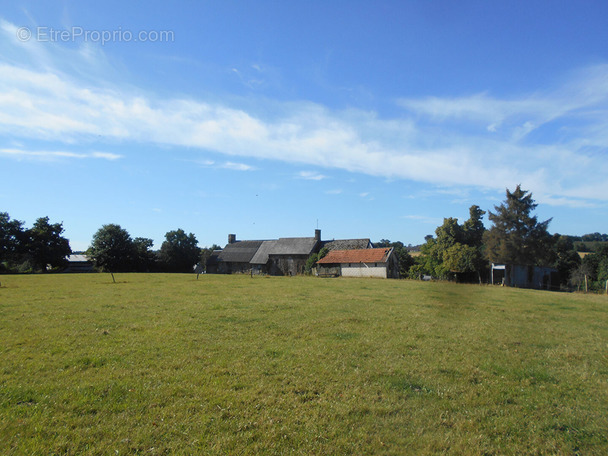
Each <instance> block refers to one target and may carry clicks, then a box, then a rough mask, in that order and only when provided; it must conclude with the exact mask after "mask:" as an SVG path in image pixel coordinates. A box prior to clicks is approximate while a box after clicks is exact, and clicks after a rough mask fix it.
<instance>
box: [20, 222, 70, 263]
mask: <svg viewBox="0 0 608 456" xmlns="http://www.w3.org/2000/svg"><path fill="white" fill-rule="evenodd" d="M62 233H63V224H61V223H53V224H51V223H49V218H48V217H40V218H39V219H38V220H36V223H34V226H32V227H31V228H30V229H29V230H27V231H26V237H27V249H28V254H29V256H30V258H31V262H32V265H33V266H34V268H35V269H39V270H42V271H45V270H46V267H47V265H51V266H52V267H54V268H56V267H60V266H65V265H66V264H67V261H66V256H68V255H70V254H71V253H72V249H70V243H69V241H68V240H67V239H66V238H64V237H63V236H61V235H62Z"/></svg>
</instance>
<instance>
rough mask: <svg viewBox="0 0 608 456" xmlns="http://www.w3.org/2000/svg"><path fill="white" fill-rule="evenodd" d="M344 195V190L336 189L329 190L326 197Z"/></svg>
mask: <svg viewBox="0 0 608 456" xmlns="http://www.w3.org/2000/svg"><path fill="white" fill-rule="evenodd" d="M341 193H342V190H341V189H339V188H336V189H334V190H327V191H326V192H325V194H326V195H340V194H341Z"/></svg>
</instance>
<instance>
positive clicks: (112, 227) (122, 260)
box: [87, 223, 136, 272]
mask: <svg viewBox="0 0 608 456" xmlns="http://www.w3.org/2000/svg"><path fill="white" fill-rule="evenodd" d="M87 253H88V254H89V256H91V258H92V259H93V261H94V262H95V265H96V266H97V267H98V268H99V269H101V270H102V271H106V272H126V271H130V270H132V268H133V264H134V260H135V258H136V251H135V245H134V243H133V240H132V239H131V235H130V234H129V233H128V231H127V230H125V229H123V228H121V227H120V225H116V224H112V223H111V224H108V225H103V226H102V227H101V228H99V230H97V232H96V233H95V234H94V235H93V241H92V243H91V247H89V250H88V251H87Z"/></svg>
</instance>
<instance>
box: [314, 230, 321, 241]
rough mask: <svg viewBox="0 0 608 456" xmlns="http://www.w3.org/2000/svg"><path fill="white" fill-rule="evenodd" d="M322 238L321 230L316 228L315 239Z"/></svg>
mask: <svg viewBox="0 0 608 456" xmlns="http://www.w3.org/2000/svg"><path fill="white" fill-rule="evenodd" d="M320 240H321V230H315V241H320Z"/></svg>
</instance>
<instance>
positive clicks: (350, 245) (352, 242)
mask: <svg viewBox="0 0 608 456" xmlns="http://www.w3.org/2000/svg"><path fill="white" fill-rule="evenodd" d="M370 244H371V242H370V241H369V239H336V240H334V241H324V242H323V247H327V248H328V249H329V250H358V249H367V248H369V246H370Z"/></svg>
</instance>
